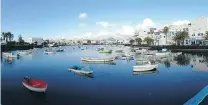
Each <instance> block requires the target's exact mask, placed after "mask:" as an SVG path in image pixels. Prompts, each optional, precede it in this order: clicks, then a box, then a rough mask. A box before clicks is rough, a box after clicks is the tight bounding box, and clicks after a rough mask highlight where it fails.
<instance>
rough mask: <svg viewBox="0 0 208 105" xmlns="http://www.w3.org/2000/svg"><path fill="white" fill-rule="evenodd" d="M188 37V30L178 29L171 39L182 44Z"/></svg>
mask: <svg viewBox="0 0 208 105" xmlns="http://www.w3.org/2000/svg"><path fill="white" fill-rule="evenodd" d="M187 38H189V35H188V32H187V31H185V30H183V31H178V32H176V35H175V36H174V37H173V40H174V41H175V42H176V44H177V45H180V43H181V42H182V44H184V40H185V39H187Z"/></svg>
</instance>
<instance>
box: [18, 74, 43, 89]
mask: <svg viewBox="0 0 208 105" xmlns="http://www.w3.org/2000/svg"><path fill="white" fill-rule="evenodd" d="M22 84H23V86H25V87H26V88H27V89H29V90H31V91H35V92H45V91H46V90H47V83H45V82H44V81H41V80H35V79H31V78H30V77H28V76H26V77H24V80H23V82H22Z"/></svg>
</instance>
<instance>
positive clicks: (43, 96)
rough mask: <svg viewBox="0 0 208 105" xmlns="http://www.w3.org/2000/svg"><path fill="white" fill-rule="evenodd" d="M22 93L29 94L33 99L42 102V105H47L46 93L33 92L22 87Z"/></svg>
mask: <svg viewBox="0 0 208 105" xmlns="http://www.w3.org/2000/svg"><path fill="white" fill-rule="evenodd" d="M23 88H24V91H25V92H27V93H28V94H30V95H31V96H32V97H33V98H34V99H36V100H38V101H40V102H43V103H47V102H48V101H47V93H46V92H34V91H31V90H28V89H27V88H26V87H24V86H23Z"/></svg>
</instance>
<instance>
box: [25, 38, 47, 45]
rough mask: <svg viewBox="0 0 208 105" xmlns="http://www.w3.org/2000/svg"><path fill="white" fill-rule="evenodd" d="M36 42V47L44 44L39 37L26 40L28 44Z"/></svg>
mask: <svg viewBox="0 0 208 105" xmlns="http://www.w3.org/2000/svg"><path fill="white" fill-rule="evenodd" d="M35 42H37V45H42V43H43V42H44V40H43V38H40V37H32V38H29V39H28V43H30V44H32V43H35Z"/></svg>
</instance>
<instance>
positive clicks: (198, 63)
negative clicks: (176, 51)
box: [190, 55, 208, 72]
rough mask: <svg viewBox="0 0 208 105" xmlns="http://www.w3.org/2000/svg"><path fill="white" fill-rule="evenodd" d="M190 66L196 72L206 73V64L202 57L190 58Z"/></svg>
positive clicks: (207, 66) (207, 68)
mask: <svg viewBox="0 0 208 105" xmlns="http://www.w3.org/2000/svg"><path fill="white" fill-rule="evenodd" d="M190 64H192V65H193V68H195V70H197V71H207V72H208V62H206V61H205V58H204V57H203V56H201V57H200V56H197V55H195V56H192V57H191V60H190Z"/></svg>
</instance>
